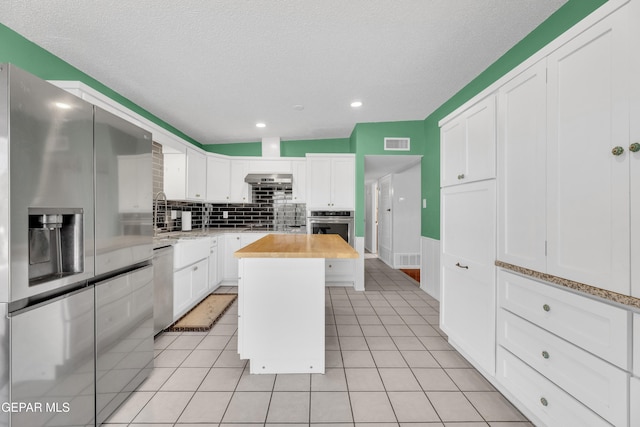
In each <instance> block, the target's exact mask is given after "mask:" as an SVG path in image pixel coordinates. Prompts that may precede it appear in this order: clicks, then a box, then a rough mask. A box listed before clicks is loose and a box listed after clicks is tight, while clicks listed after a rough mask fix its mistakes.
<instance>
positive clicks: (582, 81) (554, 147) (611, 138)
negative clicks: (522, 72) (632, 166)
mask: <svg viewBox="0 0 640 427" xmlns="http://www.w3.org/2000/svg"><path fill="white" fill-rule="evenodd" d="M619 12H622V13H615V14H613V15H610V16H609V17H608V18H606V19H604V20H603V21H601V22H599V23H598V24H596V25H595V26H593V27H591V28H590V29H589V30H587V31H586V32H584V33H583V34H581V35H580V36H578V37H576V38H575V39H573V40H571V41H570V42H569V43H567V44H566V45H564V46H562V47H561V48H560V49H558V50H556V51H555V52H554V53H553V54H552V55H550V56H549V57H548V73H549V75H548V86H547V90H548V92H547V96H548V115H547V119H548V122H547V123H548V135H547V141H548V145H547V168H548V181H547V194H548V199H547V200H548V206H547V240H548V243H547V247H548V258H547V271H548V273H550V274H553V275H555V276H560V277H564V278H567V279H572V280H575V281H577V282H581V283H586V284H589V285H592V286H597V287H599V288H604V289H608V290H611V291H615V292H619V293H622V294H629V292H630V283H629V244H630V242H629V232H630V229H629V168H628V146H629V143H628V138H629V109H628V102H627V93H626V92H627V90H628V84H626V78H625V76H626V73H627V71H626V70H627V69H628V65H629V61H628V56H629V55H630V53H631V52H627V51H626V50H625V49H624V46H625V44H626V41H627V30H626V27H627V25H626V23H627V18H628V17H627V14H626V13H624V12H625V11H624V10H621V11H619ZM615 147H622V148H623V149H624V152H622V154H619V155H614V154H612V150H613V149H614V148H615Z"/></svg>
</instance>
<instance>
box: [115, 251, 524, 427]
mask: <svg viewBox="0 0 640 427" xmlns="http://www.w3.org/2000/svg"><path fill="white" fill-rule="evenodd" d="M365 276H366V277H365V288H366V291H365V292H356V291H353V290H352V289H347V288H341V287H331V288H327V293H326V348H327V351H326V373H325V374H324V375H321V374H311V375H310V374H296V375H249V367H248V366H247V362H246V361H244V360H240V359H239V358H238V354H237V351H236V349H237V336H236V333H237V317H236V316H237V306H236V303H234V305H233V306H232V307H231V308H230V309H229V310H228V311H227V313H225V315H224V316H223V317H222V318H221V319H220V320H219V321H218V323H217V324H216V325H215V326H214V327H213V328H212V329H211V331H209V332H183V333H164V334H162V335H160V336H158V337H157V338H156V341H155V347H156V357H155V368H154V370H153V372H152V374H151V376H150V377H149V378H148V379H147V380H146V382H144V383H143V384H142V385H141V386H140V388H139V389H138V390H137V391H136V392H135V393H134V394H133V395H132V396H131V398H130V399H129V400H128V401H126V402H125V403H124V404H123V405H122V406H121V407H120V408H119V409H118V411H117V412H116V413H114V414H113V415H112V416H111V418H110V419H109V420H108V421H107V424H105V425H106V426H109V427H115V426H119V427H122V426H130V427H135V426H146V427H150V426H163V427H168V426H176V427H187V426H192V427H194V426H199V427H202V426H220V427H224V426H226V425H234V426H237V427H240V426H246V425H251V426H255V425H266V426H267V427H277V426H284V425H286V426H288V427H297V426H305V425H310V424H313V425H314V426H316V427H321V426H328V425H331V426H332V427H343V426H355V427H358V426H364V425H365V424H369V423H375V424H376V426H379V427H387V426H402V427H405V426H406V427H410V426H415V427H436V426H446V427H452V426H456V427H472V426H492V427H498V426H500V427H530V426H532V424H530V423H529V422H528V421H527V419H526V418H525V417H524V416H523V415H522V414H521V413H520V412H519V411H518V410H517V409H516V408H514V407H513V406H512V405H511V404H510V403H509V402H508V401H507V400H506V399H505V398H504V397H503V396H502V395H501V394H500V393H499V392H497V391H496V390H495V389H494V388H493V386H491V384H489V383H488V382H487V381H486V380H485V379H484V378H483V377H482V376H481V375H480V374H479V373H478V372H477V371H476V370H475V369H473V368H472V367H471V366H470V365H469V364H468V363H467V362H466V360H465V359H464V358H462V356H460V354H459V353H458V352H456V351H455V350H454V349H453V348H452V347H451V346H450V345H449V344H448V343H447V340H446V337H445V336H444V333H443V332H442V331H440V329H439V327H438V301H436V300H435V299H433V298H431V297H430V296H429V295H427V294H426V293H425V292H423V291H421V290H420V289H419V288H418V284H417V283H416V282H415V281H413V280H412V279H410V278H409V277H407V276H406V275H404V274H403V273H401V272H400V271H396V270H392V269H390V268H389V267H387V266H386V265H385V264H384V263H383V262H381V261H380V260H378V259H376V258H368V259H366V261H365ZM218 292H235V288H233V287H226V288H221V289H219V290H218ZM291 321H295V319H291Z"/></svg>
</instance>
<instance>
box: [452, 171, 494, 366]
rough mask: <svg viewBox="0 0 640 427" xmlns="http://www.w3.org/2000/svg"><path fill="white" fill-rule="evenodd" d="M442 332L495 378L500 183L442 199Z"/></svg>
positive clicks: (469, 187) (468, 187) (457, 190)
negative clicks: (497, 227) (497, 225)
mask: <svg viewBox="0 0 640 427" xmlns="http://www.w3.org/2000/svg"><path fill="white" fill-rule="evenodd" d="M441 209H442V217H441V227H440V229H441V230H442V240H441V249H442V253H441V258H440V265H441V268H440V277H441V281H442V285H441V286H442V291H441V309H440V327H441V328H442V330H443V331H444V332H445V333H446V334H447V335H448V337H449V341H450V342H451V343H453V344H454V345H455V346H456V347H457V348H458V349H460V350H461V352H462V353H463V355H464V356H465V357H467V358H469V361H470V362H471V363H472V364H473V365H474V366H476V367H478V368H480V369H481V370H483V371H484V372H485V373H487V374H488V375H490V376H492V375H493V374H494V372H495V315H496V293H495V289H496V284H495V270H496V267H495V266H494V260H495V235H496V232H495V227H496V225H495V224H496V185H495V181H493V180H489V181H481V182H475V183H471V184H463V185H457V186H453V187H448V188H444V189H443V190H442V193H441Z"/></svg>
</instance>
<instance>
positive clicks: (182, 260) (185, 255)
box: [173, 238, 210, 270]
mask: <svg viewBox="0 0 640 427" xmlns="http://www.w3.org/2000/svg"><path fill="white" fill-rule="evenodd" d="M209 245H210V240H209V239H205V238H202V239H192V240H180V241H179V242H178V243H176V244H175V245H174V246H173V269H174V270H179V269H181V268H183V267H186V266H187V265H190V264H193V263H194V262H196V261H200V260H201V259H205V258H207V257H209Z"/></svg>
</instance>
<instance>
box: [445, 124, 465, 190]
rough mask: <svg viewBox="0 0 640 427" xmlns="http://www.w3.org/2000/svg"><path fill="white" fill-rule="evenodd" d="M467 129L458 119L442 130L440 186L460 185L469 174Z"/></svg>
mask: <svg viewBox="0 0 640 427" xmlns="http://www.w3.org/2000/svg"><path fill="white" fill-rule="evenodd" d="M466 144H467V127H466V124H465V120H464V117H458V118H456V119H454V120H453V121H452V122H451V123H447V124H446V125H445V126H443V127H442V129H441V130H440V151H441V156H440V158H441V165H440V186H442V187H445V186H448V185H454V184H460V183H461V181H462V179H463V178H464V174H466V173H467V153H466Z"/></svg>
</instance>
